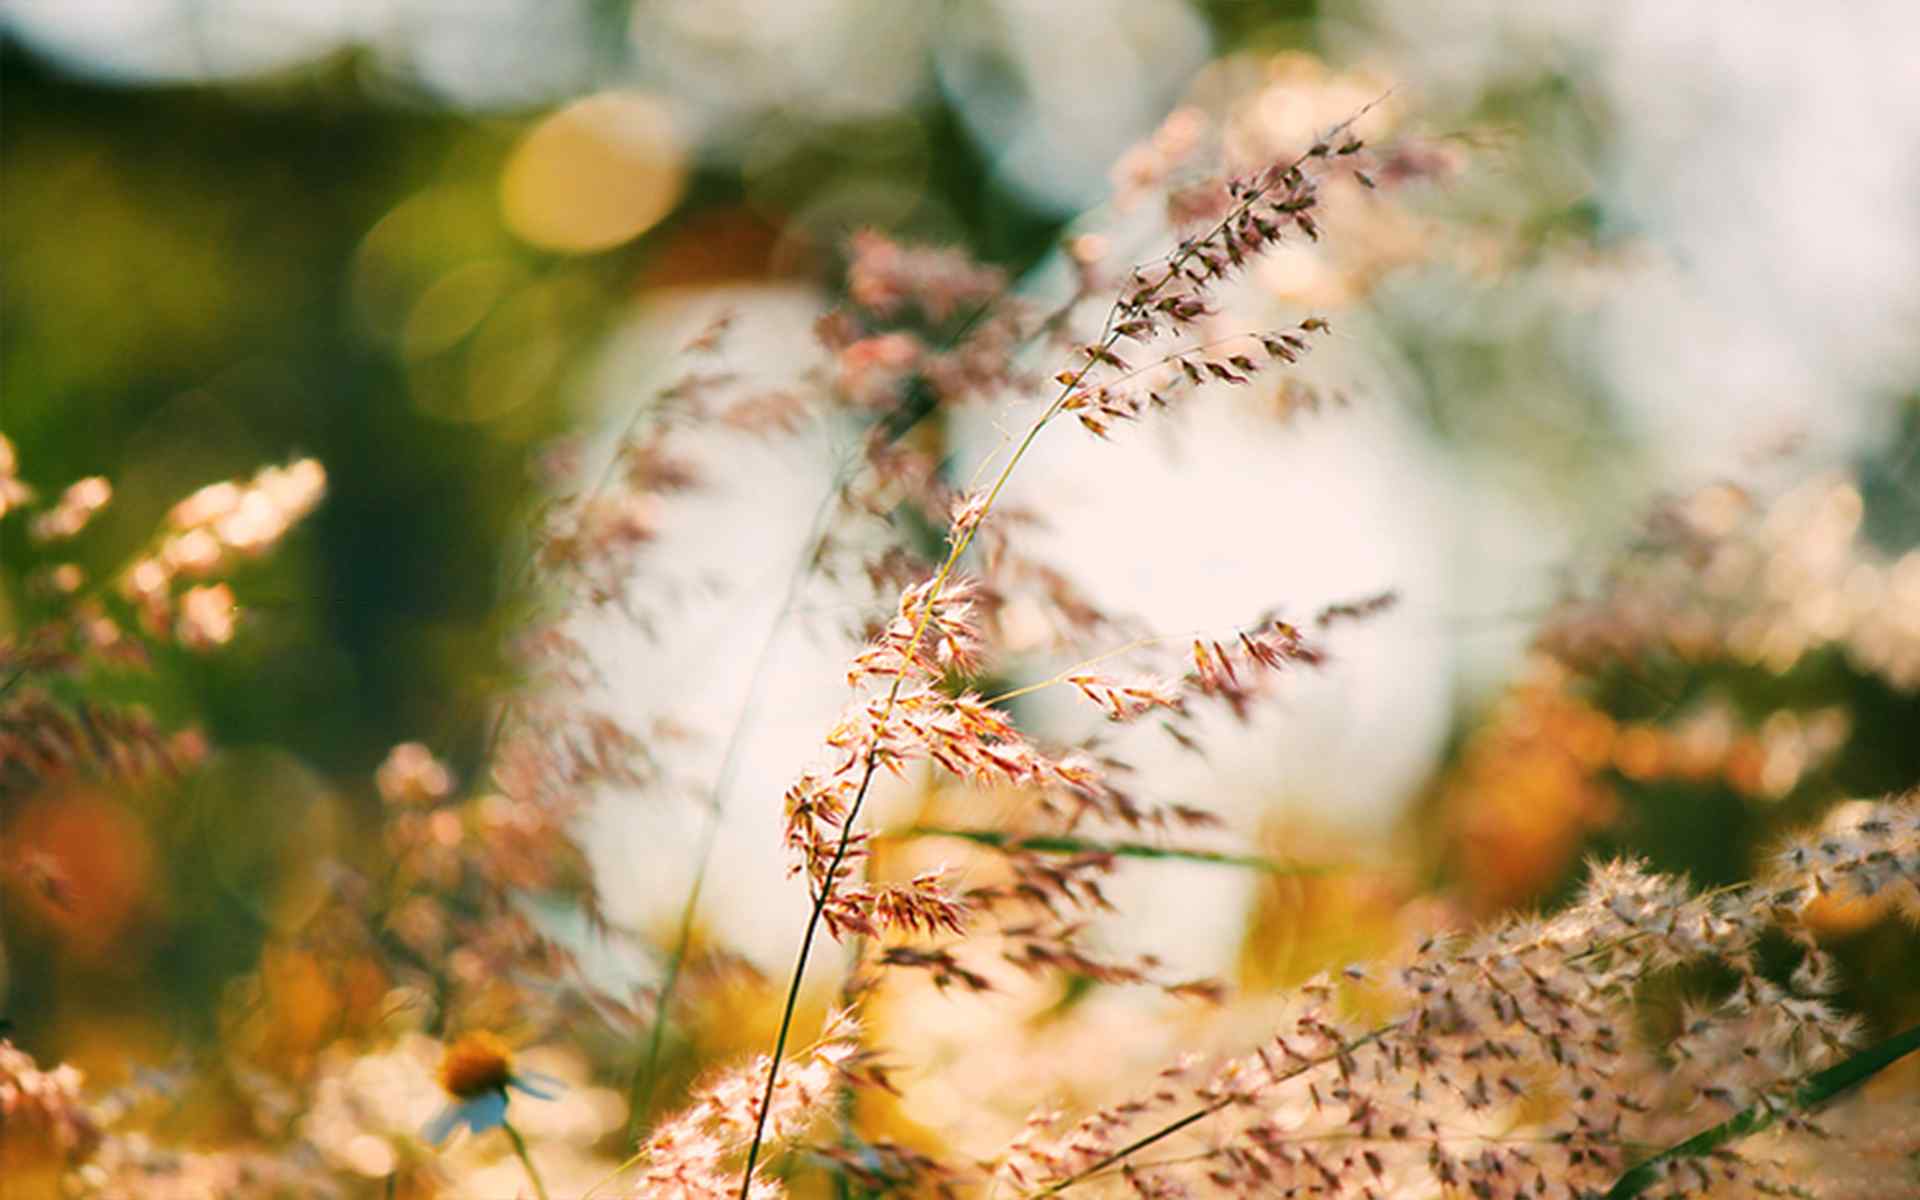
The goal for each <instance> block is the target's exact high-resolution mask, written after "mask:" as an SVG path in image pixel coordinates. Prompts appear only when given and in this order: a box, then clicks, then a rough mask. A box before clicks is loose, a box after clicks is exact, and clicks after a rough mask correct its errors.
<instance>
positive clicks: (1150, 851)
mask: <svg viewBox="0 0 1920 1200" xmlns="http://www.w3.org/2000/svg"><path fill="white" fill-rule="evenodd" d="M883 836H885V837H888V838H892V839H895V840H905V839H907V838H936V837H944V838H956V839H958V840H960V841H964V842H972V843H973V844H974V845H976V846H988V847H991V848H993V849H995V850H1033V851H1037V852H1039V853H1041V854H1111V855H1113V856H1114V857H1116V858H1159V859H1172V860H1176V861H1179V862H1196V863H1210V864H1212V865H1214V866H1221V867H1245V868H1247V869H1248V870H1251V871H1265V872H1266V873H1268V874H1270V875H1331V874H1334V873H1336V872H1338V871H1339V870H1340V869H1341V868H1339V867H1336V866H1317V865H1313V864H1305V863H1285V862H1281V861H1279V860H1278V859H1272V858H1266V857H1263V856H1261V855H1257V854H1227V853H1224V852H1222V851H1218V850H1183V849H1181V848H1180V847H1178V846H1155V845H1153V844H1151V843H1149V842H1103V841H1098V840H1096V839H1093V838H1081V837H1064V836H1052V835H1044V834H1036V835H1033V836H1027V835H1024V834H1018V833H1008V832H1006V831H1005V830H1001V829H956V828H950V827H947V826H943V825H913V826H910V827H908V828H906V829H902V830H900V831H899V832H898V833H891V834H885V835H883Z"/></svg>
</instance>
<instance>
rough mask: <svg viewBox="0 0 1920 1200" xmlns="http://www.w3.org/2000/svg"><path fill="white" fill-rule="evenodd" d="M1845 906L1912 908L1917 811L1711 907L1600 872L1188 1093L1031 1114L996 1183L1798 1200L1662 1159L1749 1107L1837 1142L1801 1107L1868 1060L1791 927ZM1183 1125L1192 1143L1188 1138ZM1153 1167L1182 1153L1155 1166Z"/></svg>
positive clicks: (1778, 865)
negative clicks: (1773, 964) (1656, 1026)
mask: <svg viewBox="0 0 1920 1200" xmlns="http://www.w3.org/2000/svg"><path fill="white" fill-rule="evenodd" d="M1835 890H1845V891H1847V892H1849V893H1852V894H1857V895H1860V896H1863V897H1872V896H1879V895H1888V896H1894V897H1898V898H1900V899H1901V900H1902V901H1903V902H1905V903H1908V904H1912V903H1913V902H1914V901H1915V900H1916V899H1917V898H1920V798H1916V797H1914V796H1908V797H1905V798H1902V799H1896V800H1887V801H1882V802H1877V803H1871V804H1863V805H1862V807H1861V808H1860V809H1859V810H1858V811H1857V814H1856V816H1855V817H1854V818H1853V819H1852V820H1850V821H1849V822H1848V824H1847V825H1846V827H1845V828H1844V829H1842V830H1838V831H1829V832H1825V833H1822V834H1818V835H1811V836H1808V837H1805V838H1801V839H1796V840H1795V841H1793V842H1791V843H1790V844H1789V845H1788V846H1787V847H1786V848H1785V849H1784V850H1782V851H1781V852H1780V853H1779V854H1778V855H1777V856H1776V858H1775V860H1774V862H1773V864H1772V865H1771V866H1770V868H1769V869H1768V870H1767V871H1766V872H1765V873H1764V874H1762V875H1761V876H1760V877H1759V878H1758V879H1756V880H1755V881H1753V882H1752V883H1750V884H1744V885H1738V886H1734V887H1729V888H1722V889H1718V890H1716V891H1712V892H1705V893H1697V892H1694V891H1693V890H1692V889H1690V888H1689V887H1688V886H1687V885H1686V884H1685V883H1684V882H1682V881H1680V880H1678V879H1675V878H1672V877H1670V876H1662V875H1657V874H1652V873H1649V872H1648V871H1647V870H1646V869H1645V868H1644V867H1641V866H1638V865H1636V864H1633V863H1627V862H1614V863H1605V864H1595V865H1594V867H1593V870H1592V873H1591V876H1590V878H1589V881H1588V884H1587V887H1586V890H1585V892H1584V893H1583V895H1582V896H1581V897H1580V899H1579V900H1578V901H1577V902H1576V903H1574V904H1572V905H1570V906H1569V907H1568V908H1566V909H1564V910H1563V911H1561V912H1559V913H1557V914H1554V915H1552V916H1547V917H1541V918H1532V919H1515V920H1510V921H1507V922H1504V923H1501V924H1499V925H1496V926H1494V927H1493V928H1491V929H1489V930H1487V931H1485V932H1482V933H1480V934H1477V935H1474V936H1471V937H1465V938H1433V939H1429V940H1428V941H1427V942H1426V943H1424V944H1423V945H1421V946H1420V947H1419V948H1418V950H1417V951H1416V952H1415V953H1414V954H1413V955H1412V957H1411V958H1410V959H1409V960H1408V961H1407V962H1406V963H1405V964H1403V965H1401V966H1400V967H1398V968H1396V969H1388V970H1382V971H1381V972H1379V973H1378V974H1377V975H1374V974H1370V973H1367V972H1363V971H1360V970H1357V969H1356V970H1354V971H1351V972H1349V973H1348V975H1347V976H1345V977H1343V978H1342V979H1340V980H1335V979H1325V978H1323V979H1321V980H1318V981H1315V982H1313V983H1311V984H1309V985H1308V986H1306V987H1304V988H1302V989H1300V1005H1301V1006H1300V1008H1299V1010H1298V1011H1297V1013H1296V1015H1294V1016H1293V1017H1292V1019H1291V1020H1290V1021H1289V1022H1288V1024H1287V1025H1286V1026H1285V1027H1283V1028H1282V1029H1281V1030H1280V1031H1279V1032H1278V1033H1276V1034H1275V1035H1274V1036H1273V1038H1272V1039H1271V1040H1270V1041H1269V1042H1267V1043H1266V1044H1264V1045H1261V1046H1259V1047H1257V1048H1256V1049H1255V1050H1254V1051H1253V1052H1252V1053H1251V1054H1249V1055H1246V1056H1243V1057H1240V1058H1236V1059H1231V1060H1229V1061H1227V1062H1225V1063H1223V1064H1222V1065H1221V1066H1220V1067H1219V1068H1217V1069H1216V1070H1215V1071H1214V1072H1213V1073H1212V1074H1210V1075H1207V1076H1204V1077H1200V1078H1190V1077H1189V1076H1188V1075H1187V1074H1186V1072H1185V1069H1184V1068H1179V1069H1176V1070H1175V1071H1174V1072H1173V1074H1172V1075H1171V1076H1169V1078H1173V1079H1176V1080H1177V1081H1178V1082H1177V1084H1175V1085H1171V1086H1170V1085H1168V1084H1167V1083H1166V1082H1165V1081H1164V1080H1163V1082H1162V1083H1161V1084H1160V1085H1158V1086H1156V1087H1155V1088H1154V1090H1153V1091H1151V1092H1147V1093H1142V1094H1140V1095H1139V1096H1137V1097H1136V1098H1135V1099H1131V1100H1128V1101H1125V1102H1122V1103H1121V1104H1118V1105H1114V1106H1109V1107H1107V1108H1104V1109H1101V1110H1098V1111H1096V1112H1094V1113H1092V1114H1090V1115H1088V1116H1086V1117H1084V1118H1082V1119H1081V1120H1080V1121H1078V1122H1077V1123H1075V1124H1072V1125H1070V1126H1062V1125H1060V1123H1059V1119H1058V1115H1057V1114H1054V1113H1041V1114H1037V1115H1036V1117H1035V1119H1034V1121H1033V1123H1032V1124H1031V1125H1030V1128H1029V1131H1028V1132H1027V1133H1026V1134H1025V1135H1023V1136H1022V1138H1020V1139H1019V1140H1018V1141H1017V1142H1016V1143H1015V1144H1014V1145H1012V1146H1011V1147H1010V1148H1009V1150H1008V1152H1007V1153H1006V1154H1005V1155H1004V1156H1003V1158H1002V1160H1001V1162H1000V1164H999V1166H998V1173H999V1176H1000V1178H1001V1179H1002V1180H1003V1181H1004V1182H1005V1183H1006V1184H1007V1185H1008V1186H1010V1187H1013V1188H1016V1189H1019V1190H1018V1192H1017V1193H1016V1194H1021V1195H1029V1196H1051V1195H1058V1194H1060V1193H1062V1192H1065V1191H1067V1190H1069V1189H1072V1188H1076V1187H1078V1186H1079V1185H1082V1184H1085V1183H1089V1182H1091V1181H1093V1180H1095V1179H1097V1178H1104V1177H1108V1176H1110V1175H1116V1176H1117V1175H1121V1174H1123V1173H1124V1174H1125V1175H1126V1178H1127V1181H1128V1182H1129V1183H1130V1184H1133V1185H1134V1186H1135V1187H1136V1190H1137V1189H1138V1187H1139V1186H1140V1182H1139V1181H1146V1185H1147V1186H1149V1187H1161V1188H1189V1189H1194V1192H1180V1191H1176V1192H1172V1193H1168V1194H1196V1193H1204V1194H1222V1195H1268V1194H1275V1193H1276V1192H1279V1193H1285V1192H1286V1191H1287V1190H1288V1189H1296V1190H1297V1191H1298V1192H1299V1193H1300V1194H1324V1195H1353V1196H1368V1195H1372V1196H1386V1195H1393V1194H1398V1193H1399V1192H1400V1191H1403V1190H1408V1189H1411V1190H1414V1191H1422V1190H1426V1189H1432V1188H1436V1187H1438V1188H1457V1189H1464V1190H1465V1191H1467V1192H1469V1193H1471V1194H1474V1195H1480V1196H1490V1197H1501V1196H1512V1197H1521V1196H1532V1195H1568V1196H1575V1197H1578V1196H1597V1195H1599V1194H1601V1193H1602V1192H1605V1191H1607V1190H1608V1189H1609V1188H1610V1187H1612V1186H1613V1184H1614V1183H1615V1181H1616V1180H1617V1179H1619V1178H1620V1177H1621V1176H1622V1175H1623V1174H1625V1173H1626V1172H1627V1171H1628V1170H1629V1168H1632V1167H1633V1166H1634V1164H1635V1163H1636V1162H1637V1161H1639V1160H1641V1159H1647V1160H1648V1161H1649V1162H1652V1163H1654V1164H1656V1165H1655V1167H1654V1168H1652V1170H1653V1174H1654V1176H1655V1178H1656V1179H1657V1181H1658V1182H1659V1183H1660V1184H1661V1185H1662V1191H1661V1192H1660V1194H1663V1195H1674V1196H1694V1195H1710V1194H1711V1195H1717V1194H1721V1193H1720V1192H1719V1191H1717V1190H1716V1189H1719V1188H1722V1187H1735V1188H1744V1189H1747V1190H1748V1191H1751V1192H1758V1193H1761V1194H1791V1189H1792V1188H1793V1187H1794V1186H1796V1185H1798V1184H1799V1183H1801V1182H1803V1180H1802V1178H1801V1175H1800V1170H1801V1168H1800V1167H1798V1166H1797V1165H1796V1161H1797V1160H1795V1159H1793V1158H1791V1157H1789V1156H1788V1155H1787V1154H1786V1153H1785V1151H1784V1150H1783V1148H1782V1147H1779V1146H1776V1145H1772V1144H1763V1145H1757V1146H1748V1145H1745V1144H1742V1143H1737V1142H1722V1143H1716V1144H1713V1145H1710V1146H1707V1145H1702V1146H1699V1147H1698V1148H1696V1149H1693V1150H1686V1151H1679V1150H1676V1151H1674V1152H1669V1153H1667V1154H1663V1155H1659V1156H1655V1155H1654V1154H1653V1152H1654V1151H1655V1150H1658V1149H1659V1148H1661V1147H1663V1146H1669V1145H1676V1144H1680V1143H1683V1142H1684V1139H1686V1138H1687V1137H1688V1135H1689V1134H1691V1133H1693V1132H1695V1131H1697V1130H1699V1129H1700V1128H1701V1127H1703V1126H1705V1125H1709V1124H1712V1123H1713V1122H1714V1121H1715V1120H1716V1119H1718V1118H1723V1117H1729V1116H1732V1115H1734V1114H1737V1113H1740V1112H1742V1111H1745V1110H1749V1109H1751V1108H1752V1107H1753V1106H1756V1105H1757V1106H1760V1108H1761V1109H1762V1110H1763V1111H1764V1112H1765V1113H1766V1114H1767V1115H1768V1118H1769V1121H1768V1123H1771V1124H1775V1125H1776V1126H1777V1128H1778V1129H1779V1131H1780V1132H1781V1134H1782V1135H1784V1136H1787V1137H1789V1138H1793V1137H1819V1136H1821V1134H1822V1132H1823V1130H1822V1126H1821V1124H1820V1122H1819V1119H1818V1116H1817V1114H1815V1113H1812V1112H1809V1111H1806V1109H1805V1107H1804V1106H1803V1104H1802V1103H1801V1102H1800V1100H1799V1099H1797V1097H1798V1096H1799V1094H1800V1089H1801V1088H1802V1086H1803V1084H1804V1083H1805V1081H1806V1080H1807V1079H1808V1078H1809V1077H1812V1076H1815V1075H1816V1074H1818V1073H1819V1072H1822V1071H1824V1070H1826V1069H1828V1068H1831V1067H1834V1066H1835V1065H1836V1064H1838V1063H1840V1062H1841V1061H1842V1060H1843V1059H1845V1058H1846V1056H1847V1055H1848V1054H1849V1052H1850V1051H1851V1050H1853V1049H1854V1048H1855V1047H1856V1046H1858V1045H1859V1043H1860V1041H1861V1030H1860V1029H1859V1027H1858V1023H1857V1021H1856V1020H1854V1019H1853V1018H1851V1017H1848V1016H1846V1015H1844V1014H1843V1013H1841V1012H1840V1011H1838V1010H1836V1009H1835V1008H1834V1007H1833V1006H1832V1005H1831V1004H1830V1003H1829V1002H1828V1001H1827V999H1826V995H1827V993H1828V992H1830V991H1831V988H1832V982H1831V974H1830V968H1829V966H1828V964H1827V962H1826V960H1825V957H1824V955H1823V953H1822V951H1821V950H1820V948H1819V947H1818V945H1817V944H1816V943H1815V942H1814V941H1813V939H1812V937H1811V935H1810V934H1809V933H1808V931H1807V930H1806V929H1805V927H1804V926H1803V925H1802V923H1801V918H1802V914H1803V913H1804V912H1805V911H1806V910H1807V908H1808V907H1809V906H1810V905H1811V904H1813V903H1814V902H1815V901H1816V900H1817V899H1818V898H1819V897H1821V896H1822V895H1825V894H1828V893H1830V892H1832V891H1835ZM1770 933H1777V934H1784V935H1785V936H1786V937H1787V938H1788V939H1790V941H1791V942H1792V944H1794V945H1795V946H1796V947H1797V949H1798V952H1799V953H1800V955H1801V962H1800V966H1799V967H1798V969H1796V970H1795V971H1794V972H1793V975H1792V977H1791V978H1790V979H1789V980H1787V981H1786V982H1784V983H1782V982H1776V981H1775V980H1774V979H1772V978H1770V977H1769V976H1768V975H1767V974H1766V973H1765V971H1764V970H1763V967H1762V963H1761V955H1760V950H1761V940H1762V938H1763V937H1765V936H1767V935H1768V934H1770ZM1702 963H1706V964H1711V965H1713V966H1714V967H1715V968H1716V969H1717V970H1718V971H1720V972H1721V973H1722V974H1723V975H1724V976H1725V977H1726V978H1727V980H1728V982H1727V983H1725V984H1724V985H1723V986H1721V987H1720V988H1718V989H1717V992H1716V994H1714V995H1713V996H1712V997H1711V998H1710V999H1708V1000H1706V1001H1705V1002H1704V1003H1703V1004H1702V1005H1700V1006H1698V1007H1696V1008H1695V1009H1694V1010H1693V1011H1692V1013H1691V1014H1690V1015H1688V1016H1685V1017H1683V1019H1682V1020H1681V1022H1680V1026H1679V1028H1678V1029H1677V1030H1676V1031H1674V1032H1673V1034H1671V1035H1670V1036H1667V1037H1664V1038H1662V1037H1660V1036H1658V1035H1653V1036H1650V1035H1649V1030H1648V1029H1647V1028H1646V1027H1645V1025H1644V1024H1643V1018H1642V1014H1641V1013H1640V1011H1639V1009H1638V1007H1637V1006H1638V1004H1639V1002H1640V1001H1641V1000H1642V999H1643V998H1644V995H1645V989H1646V988H1647V987H1648V986H1649V985H1651V984H1653V983H1656V982H1658V981H1660V980H1662V979H1664V978H1668V977H1670V976H1671V975H1672V973H1673V972H1675V971H1676V970H1677V969H1679V968H1682V967H1686V966H1691V965H1694V964H1702ZM1355 986H1364V987H1371V988H1378V989H1381V990H1382V991H1383V992H1384V993H1385V994H1386V995H1388V996H1390V997H1391V998H1392V1000H1393V1002H1394V1003H1395V1005H1396V1007H1397V1008H1398V1015H1397V1016H1395V1017H1394V1018H1393V1019H1392V1020H1390V1021H1388V1022H1387V1023H1385V1024H1381V1025H1378V1026H1375V1027H1373V1028H1371V1029H1367V1028H1361V1027H1357V1026H1356V1025H1354V1024H1353V1023H1352V1022H1351V1021H1350V1020H1348V1019H1345V1018H1343V1017H1342V1016H1340V1015H1339V1012H1338V1008H1339V1006H1338V1004H1337V999H1338V996H1339V994H1340V992H1341V990H1342V989H1343V988H1347V987H1355ZM1889 1061H1890V1060H1889ZM1885 1065H1887V1063H1884V1062H1883V1063H1878V1064H1877V1066H1876V1068H1875V1069H1878V1067H1884V1066H1885ZM1824 1098H1825V1097H1823V1099H1824ZM1756 1127H1757V1126H1756ZM1188 1130H1193V1131H1194V1132H1195V1134H1196V1136H1200V1137H1201V1138H1202V1141H1201V1142H1200V1144H1199V1146H1198V1147H1197V1148H1196V1147H1195V1146H1194V1145H1193V1143H1192V1141H1191V1139H1189V1140H1188V1141H1185V1142H1178V1143H1176V1142H1175V1141H1174V1139H1175V1138H1176V1137H1177V1136H1178V1135H1180V1134H1182V1133H1185V1132H1186V1131H1188ZM1162 1143H1167V1145H1166V1146H1164V1147H1162V1145H1161V1144H1162ZM1156 1147H1160V1149H1159V1151H1158V1153H1159V1154H1160V1155H1162V1156H1165V1155H1167V1153H1168V1152H1169V1151H1173V1150H1175V1149H1176V1148H1178V1149H1181V1150H1183V1151H1185V1152H1183V1153H1179V1154H1176V1155H1174V1156H1173V1157H1171V1158H1167V1159H1165V1160H1164V1161H1159V1160H1155V1159H1151V1158H1149V1157H1148V1152H1149V1150H1152V1149H1154V1148H1156ZM1147 1194H1152V1193H1150V1192H1149V1193H1147Z"/></svg>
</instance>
